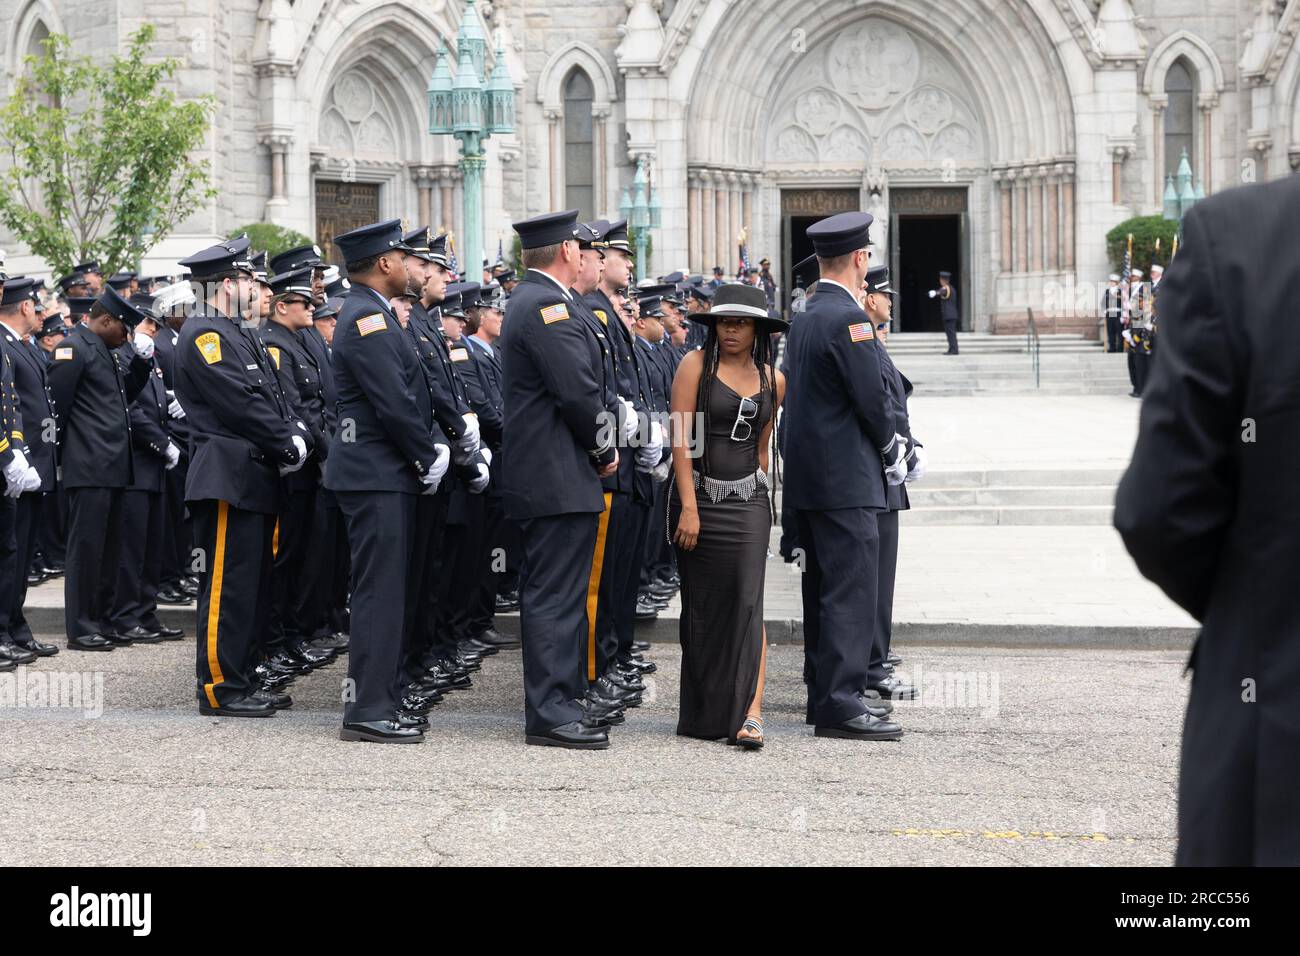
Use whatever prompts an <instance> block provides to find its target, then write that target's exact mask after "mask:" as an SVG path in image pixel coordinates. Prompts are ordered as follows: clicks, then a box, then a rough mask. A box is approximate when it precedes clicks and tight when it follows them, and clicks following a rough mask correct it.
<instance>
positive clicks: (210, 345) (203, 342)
mask: <svg viewBox="0 0 1300 956" xmlns="http://www.w3.org/2000/svg"><path fill="white" fill-rule="evenodd" d="M194 344H195V345H197V346H198V348H199V354H200V355H202V356H203V361H205V362H207V363H208V364H209V365H216V364H217V363H218V362H220V361H221V336H219V335H218V334H217V333H216V332H204V333H203V334H202V335H200V336H199V337H198V338H196V339H195V340H194Z"/></svg>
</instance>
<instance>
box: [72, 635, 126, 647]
mask: <svg viewBox="0 0 1300 956" xmlns="http://www.w3.org/2000/svg"><path fill="white" fill-rule="evenodd" d="M115 647H117V645H116V644H114V643H113V642H112V641H106V640H104V638H103V637H101V636H100V635H98V634H80V635H78V636H77V637H70V638H68V650H70V651H111V650H113V648H115Z"/></svg>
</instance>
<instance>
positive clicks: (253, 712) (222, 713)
mask: <svg viewBox="0 0 1300 956" xmlns="http://www.w3.org/2000/svg"><path fill="white" fill-rule="evenodd" d="M199 713H200V714H202V715H203V716H204V717H274V716H275V705H274V704H272V703H271V702H270V701H269V700H264V699H263V700H259V699H258V697H257V693H256V692H254V693H252V694H250V695H249V696H247V697H240V698H238V699H236V700H232V701H230V702H228V703H225V704H222V705H221V706H220V707H213V706H212V705H211V704H210V703H208V699H207V697H204V698H203V699H202V700H200V701H199Z"/></svg>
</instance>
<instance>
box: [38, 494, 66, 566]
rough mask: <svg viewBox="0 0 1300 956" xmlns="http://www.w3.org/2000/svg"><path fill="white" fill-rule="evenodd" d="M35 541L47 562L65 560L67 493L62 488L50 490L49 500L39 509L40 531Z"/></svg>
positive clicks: (57, 562) (59, 562)
mask: <svg viewBox="0 0 1300 956" xmlns="http://www.w3.org/2000/svg"><path fill="white" fill-rule="evenodd" d="M36 541H37V547H38V548H39V550H40V552H41V554H42V555H43V556H44V558H45V560H46V561H47V562H49V563H52V564H58V565H61V564H64V563H66V562H67V558H68V548H67V541H68V495H67V493H66V492H65V491H64V490H63V489H62V488H58V489H56V490H54V491H51V492H50V494H49V500H48V501H47V502H46V503H45V507H44V508H42V509H41V523H40V531H39V532H38V533H37V539H36Z"/></svg>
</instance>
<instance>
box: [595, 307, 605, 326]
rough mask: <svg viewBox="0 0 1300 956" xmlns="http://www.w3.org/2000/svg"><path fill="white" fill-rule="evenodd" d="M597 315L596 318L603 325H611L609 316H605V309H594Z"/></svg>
mask: <svg viewBox="0 0 1300 956" xmlns="http://www.w3.org/2000/svg"><path fill="white" fill-rule="evenodd" d="M592 311H593V312H595V313H596V318H598V319H600V324H601V325H609V316H608V315H606V314H605V310H604V309H592Z"/></svg>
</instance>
